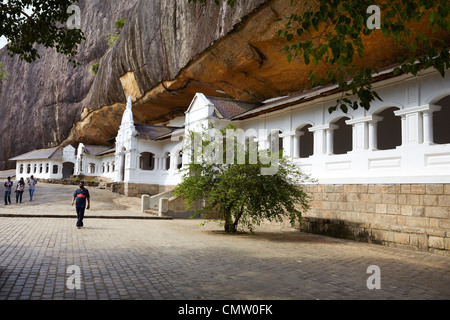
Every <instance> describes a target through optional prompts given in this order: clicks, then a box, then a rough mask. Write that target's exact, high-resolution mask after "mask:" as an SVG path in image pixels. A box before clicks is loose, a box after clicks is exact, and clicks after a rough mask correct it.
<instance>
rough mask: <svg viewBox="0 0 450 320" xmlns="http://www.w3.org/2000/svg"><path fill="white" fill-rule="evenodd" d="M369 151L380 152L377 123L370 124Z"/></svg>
mask: <svg viewBox="0 0 450 320" xmlns="http://www.w3.org/2000/svg"><path fill="white" fill-rule="evenodd" d="M369 150H378V131H377V122H375V121H371V122H369Z"/></svg>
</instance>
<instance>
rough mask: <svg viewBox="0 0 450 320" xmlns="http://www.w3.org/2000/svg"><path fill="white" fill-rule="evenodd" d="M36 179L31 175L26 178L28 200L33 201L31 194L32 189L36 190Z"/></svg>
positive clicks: (32, 193) (32, 192)
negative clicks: (28, 193)
mask: <svg viewBox="0 0 450 320" xmlns="http://www.w3.org/2000/svg"><path fill="white" fill-rule="evenodd" d="M36 185H37V180H36V179H35V178H34V176H31V178H30V179H29V180H28V190H29V192H30V201H33V195H34V191H35V190H36Z"/></svg>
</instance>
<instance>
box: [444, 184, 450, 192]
mask: <svg viewBox="0 0 450 320" xmlns="http://www.w3.org/2000/svg"><path fill="white" fill-rule="evenodd" d="M444 194H450V184H444Z"/></svg>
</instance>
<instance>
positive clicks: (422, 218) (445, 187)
mask: <svg viewBox="0 0 450 320" xmlns="http://www.w3.org/2000/svg"><path fill="white" fill-rule="evenodd" d="M306 188H307V191H308V193H309V194H310V195H311V196H312V200H311V202H310V205H311V209H310V211H309V212H308V213H306V214H305V215H304V220H303V223H302V224H301V225H300V227H299V228H300V230H302V231H305V232H312V233H317V234H324V235H330V236H333V237H339V238H347V239H352V240H358V241H366V242H370V243H377V244H382V245H387V246H396V247H403V248H408V249H414V250H420V251H429V252H434V253H440V254H444V255H449V256H450V217H449V214H450V213H449V210H450V209H449V208H450V184H426V185H425V184H424V185H409V184H405V185H315V186H307V187H306Z"/></svg>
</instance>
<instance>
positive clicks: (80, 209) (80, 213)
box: [76, 207, 86, 227]
mask: <svg viewBox="0 0 450 320" xmlns="http://www.w3.org/2000/svg"><path fill="white" fill-rule="evenodd" d="M76 209H77V217H78V221H77V227H83V226H84V225H83V219H84V212H85V211H86V207H76Z"/></svg>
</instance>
